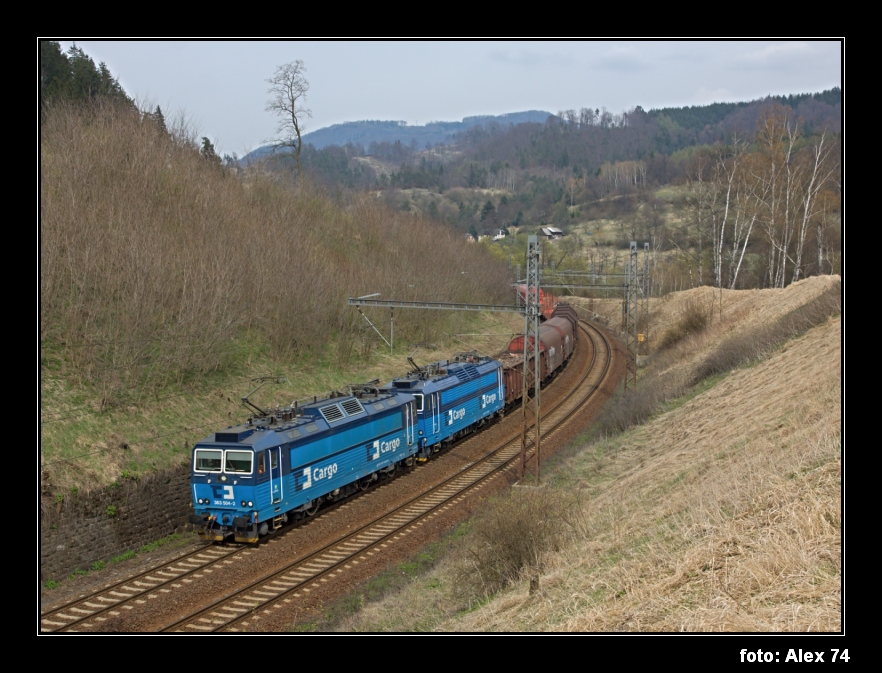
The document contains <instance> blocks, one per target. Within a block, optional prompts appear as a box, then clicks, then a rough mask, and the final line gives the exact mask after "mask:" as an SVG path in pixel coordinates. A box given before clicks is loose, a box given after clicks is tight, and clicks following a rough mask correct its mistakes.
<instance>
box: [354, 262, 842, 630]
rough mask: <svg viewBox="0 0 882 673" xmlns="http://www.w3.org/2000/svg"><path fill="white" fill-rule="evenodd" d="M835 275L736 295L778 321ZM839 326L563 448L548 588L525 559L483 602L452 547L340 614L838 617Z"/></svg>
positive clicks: (813, 621)
mask: <svg viewBox="0 0 882 673" xmlns="http://www.w3.org/2000/svg"><path fill="white" fill-rule="evenodd" d="M834 280H835V279H830V280H827V279H823V278H815V279H809V280H808V281H806V284H805V285H801V284H797V286H793V287H792V288H788V289H785V290H778V291H775V292H772V293H768V294H766V293H759V294H756V293H751V292H749V291H748V294H749V295H753V296H752V297H751V296H748V297H746V298H745V300H744V301H743V303H742V301H741V300H740V298H738V297H736V296H732V297H731V299H732V300H733V301H732V303H733V304H735V303H740V304H741V305H742V307H743V308H744V309H745V310H744V312H743V314H742V317H743V319H747V318H750V319H751V320H752V316H754V315H760V316H764V317H766V318H768V319H769V320H770V321H773V320H775V319H776V317H780V315H781V314H782V313H785V312H787V311H790V310H792V309H794V308H796V307H797V306H798V305H800V304H804V303H806V302H808V301H809V300H810V299H811V298H812V297H816V296H818V295H819V294H820V293H822V292H823V291H824V289H825V288H827V287H828V286H829V283H830V282H832V281H834ZM813 284H814V287H812V285H813ZM790 293H792V294H790ZM680 301H683V298H679V297H675V298H673V299H672V300H671V303H672V304H673V305H674V306H676V305H677V303H679V302H680ZM764 304H765V305H764ZM772 308H774V310H771V309H772ZM669 320H671V321H672V322H673V321H676V316H674V317H673V318H669ZM750 327H751V325H750V324H749V321H748V323H747V324H745V323H744V322H742V323H740V324H739V323H738V321H735V320H734V319H733V321H732V322H731V323H729V324H727V325H726V328H727V329H728V330H729V331H737V330H738V329H749V328H750ZM841 335H842V323H841V318H833V319H830V320H828V321H827V322H825V323H824V324H822V325H820V326H818V327H815V328H813V329H811V330H810V331H809V332H808V333H807V334H805V335H804V336H802V337H799V338H795V339H792V340H791V341H789V342H787V343H786V345H785V346H784V347H783V348H780V349H779V350H777V351H776V352H775V353H773V354H771V356H769V357H768V358H767V359H766V360H764V361H763V362H760V363H758V364H756V365H755V366H753V367H750V368H747V369H741V370H736V371H734V372H733V373H732V374H730V375H729V376H727V377H725V378H723V379H722V380H720V381H718V382H717V383H716V384H715V385H714V386H713V387H711V388H710V389H708V390H706V391H705V392H703V393H700V394H698V395H696V396H695V397H694V398H692V399H690V400H688V401H685V402H682V403H681V404H680V406H678V407H676V408H675V409H673V410H671V411H669V412H667V413H665V414H663V415H661V416H659V417H657V418H655V419H653V420H650V421H649V422H647V423H646V424H645V425H642V426H640V427H637V428H633V429H631V430H630V431H629V432H627V433H625V434H623V435H619V436H618V437H615V438H613V439H610V440H606V441H603V442H598V443H595V444H591V445H588V446H586V447H585V449H584V450H583V451H582V452H580V453H579V454H577V455H575V456H573V457H571V458H568V459H566V461H564V463H563V464H562V466H561V467H560V468H559V469H557V470H556V472H555V473H554V474H553V475H549V476H548V479H549V481H551V482H553V483H554V487H555V488H557V489H560V493H561V502H564V501H566V500H567V499H568V498H569V499H571V498H572V494H574V493H578V494H579V499H580V500H581V501H582V502H583V505H582V506H581V507H580V508H579V511H578V512H573V511H569V512H568V517H569V518H570V519H571V520H577V521H580V525H579V526H578V527H574V528H573V529H572V530H571V531H570V534H569V539H568V542H567V543H566V544H565V545H564V547H563V549H562V550H561V551H559V552H552V553H548V554H545V555H544V556H543V558H542V563H543V570H542V574H541V577H540V582H539V583H540V591H539V592H538V593H535V594H533V595H531V594H530V592H529V578H528V577H527V575H526V574H523V575H522V576H521V578H520V580H519V582H518V583H516V584H515V586H514V587H512V588H509V589H506V590H502V591H500V592H499V593H497V594H496V596H495V597H494V598H493V599H492V600H490V601H489V602H487V603H486V604H483V605H481V606H480V607H478V608H475V605H476V604H475V603H474V602H471V603H469V602H464V601H463V600H462V599H458V598H457V596H456V593H455V592H454V591H453V584H454V579H453V578H455V574H454V572H453V569H452V568H453V567H455V564H454V563H453V562H450V563H448V564H446V565H445V564H443V563H442V564H439V566H438V569H437V570H436V571H435V572H434V573H433V575H431V576H429V577H427V578H421V579H419V580H417V581H415V582H414V585H413V587H412V588H411V590H410V591H408V592H406V593H405V594H403V595H399V596H394V597H389V598H387V599H386V600H385V601H384V602H382V603H380V604H378V605H373V606H370V607H369V609H368V610H366V611H365V612H364V614H363V615H362V616H360V617H356V618H354V619H353V620H351V621H349V622H347V623H346V624H345V625H344V626H343V628H344V629H345V630H377V629H389V630H401V629H404V628H408V624H411V625H418V626H419V628H421V629H431V630H452V631H580V632H607V631H665V632H669V631H725V632H735V631H756V632H775V631H825V632H831V631H833V632H835V631H838V630H840V629H841V627H842V615H841V575H842V563H841V553H842V546H841V545H842V540H841V526H842V512H841V505H840V502H841V451H842V446H841V405H842V380H841V377H842V368H841V359H842V350H841ZM704 338H705V339H706V338H707V336H705V337H704ZM708 346H709V344H708ZM672 350H677V349H676V348H675V349H672ZM683 355H684V356H686V357H687V358H688V357H690V353H689V352H688V351H683ZM666 366H670V367H674V366H675V364H674V363H673V362H671V363H667V364H666Z"/></svg>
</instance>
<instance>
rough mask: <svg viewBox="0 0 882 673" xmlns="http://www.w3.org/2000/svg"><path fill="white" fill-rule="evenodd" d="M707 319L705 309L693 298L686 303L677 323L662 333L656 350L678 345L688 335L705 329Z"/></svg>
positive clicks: (707, 314)
mask: <svg viewBox="0 0 882 673" xmlns="http://www.w3.org/2000/svg"><path fill="white" fill-rule="evenodd" d="M709 317H710V316H709V312H708V309H707V307H705V306H703V305H702V303H701V302H700V301H699V300H698V299H697V298H694V297H693V298H692V299H691V300H689V301H688V302H687V303H686V306H685V308H684V310H683V313H682V314H681V315H680V319H679V320H678V321H677V323H676V324H675V325H674V326H673V327H670V328H669V329H668V330H667V331H666V332H665V333H664V335H663V336H662V338H661V340H660V341H659V345H658V349H659V350H660V351H663V350H665V349H667V348H670V347H671V346H674V345H675V344H678V343H679V342H681V341H682V340H683V339H685V338H686V337H687V336H689V335H690V334H697V333H698V332H701V331H702V330H704V328H705V327H707V324H708V321H709Z"/></svg>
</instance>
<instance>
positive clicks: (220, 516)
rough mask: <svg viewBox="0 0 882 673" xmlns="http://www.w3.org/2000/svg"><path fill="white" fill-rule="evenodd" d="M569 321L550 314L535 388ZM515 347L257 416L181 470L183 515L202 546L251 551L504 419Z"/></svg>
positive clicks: (572, 319)
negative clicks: (328, 505) (223, 543)
mask: <svg viewBox="0 0 882 673" xmlns="http://www.w3.org/2000/svg"><path fill="white" fill-rule="evenodd" d="M576 322H577V321H576V316H575V311H574V310H573V309H572V308H571V307H569V306H568V305H565V304H559V305H558V306H557V308H556V309H555V312H554V315H553V317H552V319H551V320H549V321H547V322H546V323H545V324H544V325H543V328H542V331H540V348H539V351H540V359H541V382H542V383H543V384H544V383H545V382H547V381H549V380H550V379H551V378H553V377H554V376H555V375H556V374H557V372H558V371H560V370H561V369H562V367H563V366H564V364H566V361H567V360H568V359H569V357H570V356H571V355H572V353H573V348H574V345H575V336H576V334H575V330H576ZM523 351H524V345H523V337H516V338H515V339H512V341H511V343H510V344H509V347H508V348H507V352H504V353H500V355H499V356H498V358H491V357H487V356H481V355H478V354H476V353H474V352H471V353H460V354H459V355H456V356H454V357H453V358H451V359H449V360H443V361H441V362H435V363H433V364H430V365H426V366H424V367H419V366H417V365H416V363H414V362H413V360H411V361H410V363H411V365H412V366H413V369H412V370H411V371H410V372H409V373H408V374H407V375H405V376H402V377H400V378H397V379H394V380H393V381H391V382H390V383H388V384H386V385H385V386H382V387H380V386H377V385H376V384H377V383H379V382H378V381H371V382H370V383H367V384H362V385H359V386H350V387H349V390H348V392H347V393H332V394H331V395H330V396H328V397H325V398H322V399H318V398H313V399H312V401H311V402H307V403H306V404H297V403H293V404H292V405H291V406H290V407H288V408H285V409H279V408H276V409H275V410H270V409H261V408H260V407H257V406H256V405H254V404H252V403H251V402H249V401H248V397H249V395H251V394H253V393H254V392H256V391H252V393H249V395H246V396H245V397H244V398H242V401H243V402H244V403H245V404H247V405H249V406H251V407H252V408H253V409H254V410H255V411H256V412H257V413H256V414H255V415H254V416H253V417H251V418H249V419H248V420H247V422H245V423H244V424H242V425H238V426H235V427H230V428H227V429H226V430H222V431H220V432H216V433H214V434H212V435H209V436H208V437H206V438H205V439H203V440H202V441H201V442H199V443H198V444H196V446H195V447H194V449H193V457H192V463H191V484H192V497H193V508H194V514H193V515H191V517H190V521H191V522H192V523H194V524H196V525H198V526H199V527H200V535H201V536H202V537H203V538H204V539H207V540H214V541H220V540H223V539H225V538H227V537H229V536H233V537H234V538H235V539H236V541H238V542H257V540H258V539H259V538H260V537H262V536H263V535H266V534H267V533H270V532H272V531H274V530H276V529H277V528H279V527H280V526H281V525H282V524H284V523H286V522H287V521H289V520H290V519H292V518H293V519H294V520H297V519H299V518H302V517H304V516H311V515H313V514H315V513H316V512H317V511H318V509H319V507H320V505H321V504H322V503H324V502H329V501H336V500H340V499H342V498H345V497H346V496H348V495H350V494H351V493H353V492H355V491H357V490H359V489H365V488H367V487H368V486H369V485H370V484H371V483H373V482H374V481H376V480H377V479H379V478H381V477H383V476H387V475H391V474H392V473H393V472H395V471H396V470H397V469H398V468H400V467H403V466H411V465H413V464H414V462H415V461H423V460H426V459H427V458H428V457H429V456H430V455H432V454H433V453H436V452H437V451H440V450H441V449H442V448H444V447H445V446H447V445H449V444H451V443H453V442H455V441H456V440H457V439H459V438H460V437H462V436H464V435H466V434H468V433H470V432H472V431H474V430H476V429H477V428H479V427H481V426H483V425H484V424H486V423H487V422H489V421H491V420H493V419H494V418H499V417H501V416H502V415H503V414H504V411H505V407H506V405H507V404H508V405H512V404H515V403H516V402H517V401H518V399H519V398H520V395H521V390H522V381H523V378H522V369H523Z"/></svg>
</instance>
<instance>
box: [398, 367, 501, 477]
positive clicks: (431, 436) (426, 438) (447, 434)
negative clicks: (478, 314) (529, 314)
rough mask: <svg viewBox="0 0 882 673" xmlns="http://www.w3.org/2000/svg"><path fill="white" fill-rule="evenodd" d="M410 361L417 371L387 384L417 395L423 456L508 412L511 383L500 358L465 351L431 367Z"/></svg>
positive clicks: (421, 452)
mask: <svg viewBox="0 0 882 673" xmlns="http://www.w3.org/2000/svg"><path fill="white" fill-rule="evenodd" d="M410 363H411V364H412V365H413V367H414V368H413V370H412V371H411V372H410V373H409V374H407V375H406V376H402V377H400V378H397V379H394V380H393V381H392V382H391V383H390V384H388V386H386V387H385V389H386V390H388V391H390V392H406V393H409V394H411V395H413V396H414V398H416V413H417V428H418V430H417V435H418V441H419V445H420V446H419V450H418V452H417V459H418V460H420V461H423V460H425V459H426V458H428V457H429V456H430V455H431V454H432V453H435V452H437V451H439V450H441V449H442V448H444V447H445V446H447V445H448V444H451V443H453V442H455V441H456V440H457V439H459V438H460V437H462V436H463V435H465V434H467V433H469V432H472V431H473V430H476V429H477V428H479V427H481V426H482V425H484V424H485V423H487V422H488V421H490V420H492V419H493V418H499V417H501V416H502V414H503V409H504V407H505V387H504V386H505V382H504V379H503V371H502V364H501V363H500V362H499V361H498V360H495V359H493V358H490V357H487V356H481V355H477V354H476V353H461V354H459V355H456V356H454V357H453V358H451V359H450V360H444V361H442V362H435V363H433V364H430V365H427V366H425V367H418V366H417V365H416V363H414V362H413V360H411V361H410Z"/></svg>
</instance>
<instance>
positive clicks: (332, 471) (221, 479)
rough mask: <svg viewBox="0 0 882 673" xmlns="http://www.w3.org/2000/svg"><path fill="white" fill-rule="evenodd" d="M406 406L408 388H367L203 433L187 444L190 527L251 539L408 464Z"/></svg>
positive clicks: (412, 440)
mask: <svg viewBox="0 0 882 673" xmlns="http://www.w3.org/2000/svg"><path fill="white" fill-rule="evenodd" d="M372 383H377V382H372ZM414 402H415V398H414V396H413V395H411V394H409V393H407V392H402V391H400V390H397V389H390V390H380V389H378V388H372V387H370V385H368V386H366V387H365V388H363V389H361V390H358V391H353V393H352V394H334V395H333V396H330V397H327V398H322V399H319V398H313V401H312V402H310V403H307V404H304V405H302V406H301V405H297V404H293V405H292V406H291V407H289V408H286V409H276V410H275V411H265V412H264V413H262V414H261V415H259V416H258V417H257V418H249V419H248V421H246V422H245V423H244V424H242V425H238V426H235V427H229V428H227V429H226V430H222V431H220V432H216V433H214V434H212V435H209V436H208V437H206V438H205V439H203V440H202V441H201V442H198V443H197V444H196V446H195V447H194V449H193V457H192V458H193V460H192V463H191V475H190V481H191V486H192V497H193V508H194V514H192V515H191V516H190V521H191V523H194V524H196V525H198V526H200V535H201V537H202V538H203V539H206V540H215V541H220V540H223V539H225V538H226V537H227V536H229V535H232V536H233V537H234V538H235V540H236V541H238V542H256V541H257V540H258V538H259V537H261V536H263V535H266V534H267V533H270V532H272V531H274V530H275V529H276V528H278V527H279V526H281V525H282V524H284V523H286V522H287V521H288V520H289V519H292V518H293V519H294V520H297V519H299V518H301V517H303V516H311V515H313V514H315V513H316V511H318V508H319V506H320V505H321V504H322V503H323V502H328V501H334V500H340V499H342V498H344V497H346V496H347V495H349V494H351V493H353V492H354V491H356V490H358V489H359V488H366V487H367V486H368V485H370V484H371V482H373V481H375V480H377V479H378V478H379V477H381V476H384V475H387V474H390V473H392V472H394V471H395V470H396V469H397V468H398V467H400V466H401V465H410V464H413V460H414V454H415V453H416V451H417V449H418V448H419V446H418V443H417V421H416V409H415V404H414Z"/></svg>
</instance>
